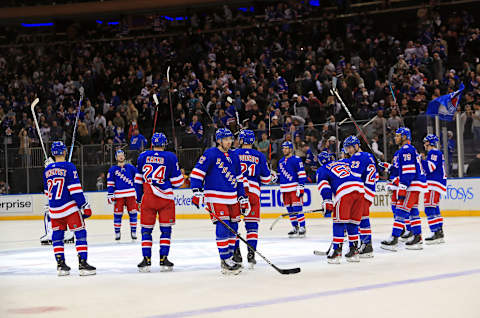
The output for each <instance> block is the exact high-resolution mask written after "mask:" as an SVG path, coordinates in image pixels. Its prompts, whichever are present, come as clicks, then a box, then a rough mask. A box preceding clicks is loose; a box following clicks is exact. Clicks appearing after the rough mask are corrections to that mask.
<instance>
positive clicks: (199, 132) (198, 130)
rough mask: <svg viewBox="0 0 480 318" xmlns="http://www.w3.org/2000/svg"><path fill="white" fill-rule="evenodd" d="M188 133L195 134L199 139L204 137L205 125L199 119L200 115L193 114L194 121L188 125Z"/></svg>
mask: <svg viewBox="0 0 480 318" xmlns="http://www.w3.org/2000/svg"><path fill="white" fill-rule="evenodd" d="M187 133H188V134H193V135H195V137H197V140H198V141H201V140H202V138H203V125H202V123H201V122H199V121H198V116H197V115H193V117H192V122H191V123H190V125H189V126H188V129H187Z"/></svg>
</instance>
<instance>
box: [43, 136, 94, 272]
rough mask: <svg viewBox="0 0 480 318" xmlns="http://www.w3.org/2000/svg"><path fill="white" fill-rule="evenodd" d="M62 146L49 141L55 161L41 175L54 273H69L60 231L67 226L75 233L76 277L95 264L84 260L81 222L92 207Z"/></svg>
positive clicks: (85, 240)
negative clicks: (50, 231)
mask: <svg viewBox="0 0 480 318" xmlns="http://www.w3.org/2000/svg"><path fill="white" fill-rule="evenodd" d="M66 149H67V148H66V147H65V145H64V143H63V142H62V141H55V142H53V144H52V148H51V151H52V155H53V156H54V157H55V162H54V163H51V164H49V165H48V166H47V167H46V168H45V172H44V175H43V180H44V181H43V184H44V191H45V195H47V197H48V206H49V208H50V219H51V221H52V230H53V233H52V241H53V242H52V243H53V252H54V254H55V259H56V260H57V272H58V276H66V275H69V274H70V267H68V266H67V264H66V263H65V254H64V249H63V239H64V233H65V231H66V230H67V228H69V229H70V230H71V231H73V232H74V233H75V238H76V242H75V243H76V248H77V253H78V263H79V265H78V270H79V273H80V276H88V275H95V273H96V269H95V267H93V266H91V265H89V264H88V263H87V231H86V229H85V222H84V219H86V218H88V217H90V216H91V215H92V210H91V209H90V206H89V205H88V203H87V201H86V199H85V196H84V195H83V190H82V185H81V184H80V180H79V178H78V172H77V168H76V167H75V165H74V164H73V163H71V162H66V161H65V156H66Z"/></svg>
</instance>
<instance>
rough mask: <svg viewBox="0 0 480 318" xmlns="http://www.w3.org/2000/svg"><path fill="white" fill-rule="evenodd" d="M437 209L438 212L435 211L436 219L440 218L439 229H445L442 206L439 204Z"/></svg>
mask: <svg viewBox="0 0 480 318" xmlns="http://www.w3.org/2000/svg"><path fill="white" fill-rule="evenodd" d="M435 210H436V213H435V215H436V219H437V220H438V221H437V225H438V229H443V217H442V214H441V213H440V207H439V206H438V205H437V207H436V208H435Z"/></svg>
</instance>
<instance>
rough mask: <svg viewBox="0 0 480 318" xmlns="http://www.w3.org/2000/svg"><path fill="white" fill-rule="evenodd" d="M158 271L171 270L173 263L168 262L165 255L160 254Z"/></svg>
mask: <svg viewBox="0 0 480 318" xmlns="http://www.w3.org/2000/svg"><path fill="white" fill-rule="evenodd" d="M160 271H161V272H171V271H173V263H172V262H170V261H169V260H168V258H167V257H166V256H160Z"/></svg>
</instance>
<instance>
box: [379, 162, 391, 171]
mask: <svg viewBox="0 0 480 318" xmlns="http://www.w3.org/2000/svg"><path fill="white" fill-rule="evenodd" d="M378 165H379V166H380V168H383V169H385V170H388V169H390V167H391V166H392V165H391V164H390V163H388V162H382V161H379V162H378Z"/></svg>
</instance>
